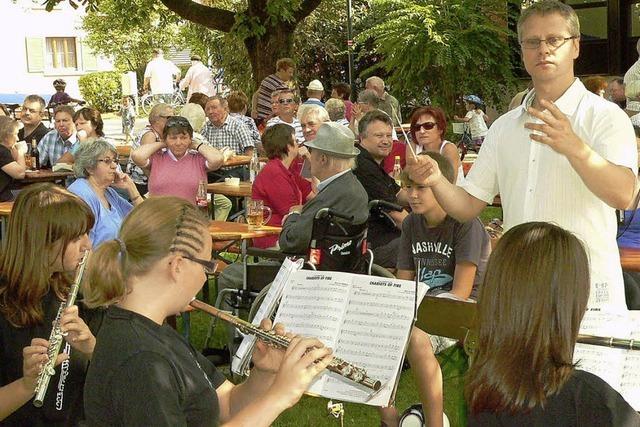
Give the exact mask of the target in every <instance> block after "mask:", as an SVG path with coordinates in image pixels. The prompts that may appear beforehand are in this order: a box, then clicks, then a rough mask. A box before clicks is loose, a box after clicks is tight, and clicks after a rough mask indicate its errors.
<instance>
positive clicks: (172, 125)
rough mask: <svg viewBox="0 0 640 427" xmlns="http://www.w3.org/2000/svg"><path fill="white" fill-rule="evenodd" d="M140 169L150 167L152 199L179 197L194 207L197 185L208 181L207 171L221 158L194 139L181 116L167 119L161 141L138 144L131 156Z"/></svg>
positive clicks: (217, 164) (220, 164)
mask: <svg viewBox="0 0 640 427" xmlns="http://www.w3.org/2000/svg"><path fill="white" fill-rule="evenodd" d="M131 159H132V160H133V161H134V162H135V164H136V165H137V166H139V167H141V168H149V169H150V170H151V172H150V174H149V193H150V194H151V195H152V196H176V197H181V198H183V199H185V200H187V201H189V202H191V203H193V204H194V205H195V204H196V195H197V193H198V185H199V184H200V182H201V181H205V182H206V181H207V171H213V170H217V169H219V168H220V166H222V163H223V161H224V157H223V155H222V153H221V152H220V151H219V150H217V149H216V148H214V147H212V146H210V145H209V144H207V143H205V142H199V141H197V140H194V139H193V128H192V127H191V124H190V123H189V120H187V119H186V118H184V117H180V116H170V117H169V118H167V122H166V124H165V127H164V131H163V138H162V140H161V141H157V142H152V143H149V144H146V145H141V146H140V147H139V148H137V149H136V150H134V151H133V152H132V153H131Z"/></svg>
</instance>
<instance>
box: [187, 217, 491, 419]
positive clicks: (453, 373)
mask: <svg viewBox="0 0 640 427" xmlns="http://www.w3.org/2000/svg"><path fill="white" fill-rule="evenodd" d="M493 218H502V209H501V208H499V207H487V208H486V209H485V210H484V211H483V212H482V214H481V215H480V219H481V220H482V222H483V223H485V224H486V223H487V222H489V221H490V220H491V219H493ZM234 257H235V255H234ZM209 289H210V295H211V296H210V298H211V300H213V299H214V298H215V286H214V284H213V283H212V282H210V283H209ZM210 322H211V317H210V316H208V315H206V314H204V313H201V312H193V313H191V337H190V340H191V343H192V344H193V346H194V347H195V348H196V349H197V350H199V351H201V350H202V349H203V347H204V344H205V339H206V335H207V330H208V327H209V324H210ZM179 324H180V322H179ZM221 326H222V324H221V323H220V322H219V323H218V327H216V330H215V331H214V335H213V339H212V340H211V342H210V343H209V346H210V347H214V348H222V347H223V346H224V343H225V342H226V340H225V338H226V337H225V335H224V332H225V330H224V328H223V327H221ZM179 328H180V326H179ZM180 329H181V328H180ZM463 354H464V352H463V351H462V349H460V348H457V347H454V348H451V349H449V350H445V351H444V352H442V353H440V354H439V355H438V360H439V362H440V366H441V368H442V371H443V380H444V407H445V413H446V414H447V416H448V417H449V421H450V423H451V426H452V427H457V426H464V425H466V415H465V413H466V408H465V404H464V398H463V395H462V390H463V374H464V372H465V371H466V363H467V362H466V358H465V357H464V355H463ZM419 400H420V399H419V397H418V389H417V386H416V383H415V380H414V378H413V375H412V373H411V370H407V371H405V372H403V373H402V374H401V376H400V381H399V383H398V390H397V393H396V407H397V408H398V410H399V411H400V412H402V411H404V410H405V409H406V408H408V407H409V406H411V405H413V404H415V403H418V402H419ZM327 403H328V399H325V398H320V397H310V396H303V397H302V399H301V400H300V402H299V403H298V404H297V405H296V406H294V407H293V408H291V409H289V410H288V411H286V412H284V413H283V414H282V415H281V416H280V417H279V418H278V419H277V420H276V422H275V423H274V424H273V425H274V426H276V427H293V426H296V427H297V426H314V427H315V426H318V427H322V426H332V427H333V426H337V425H340V423H339V421H338V420H337V419H336V418H334V417H332V416H329V415H328V412H327ZM344 425H345V426H377V425H380V419H379V417H378V413H377V410H376V408H374V407H371V406H367V405H361V404H354V403H344Z"/></svg>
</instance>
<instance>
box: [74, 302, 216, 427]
mask: <svg viewBox="0 0 640 427" xmlns="http://www.w3.org/2000/svg"><path fill="white" fill-rule="evenodd" d="M224 381H225V377H224V376H223V375H222V374H221V373H220V372H218V371H217V370H216V368H215V367H214V366H213V365H212V364H211V363H210V362H209V361H208V360H207V359H206V358H205V357H204V356H202V355H201V354H199V353H198V352H197V351H195V350H194V349H193V348H192V347H191V346H190V345H189V344H188V343H187V342H186V341H185V340H184V338H182V336H180V335H179V334H178V333H177V332H176V331H175V330H173V329H172V328H171V327H170V326H168V325H166V324H165V325H163V326H160V325H158V324H157V323H155V322H154V321H152V320H151V319H149V318H147V317H144V316H142V315H140V314H137V313H134V312H132V311H129V310H125V309H122V308H119V307H115V306H112V307H109V308H108V309H107V313H106V315H105V319H104V323H103V325H102V327H101V328H100V333H99V335H98V337H97V344H96V348H95V350H94V353H93V358H92V360H91V366H90V367H89V372H88V373H87V381H86V384H85V395H84V398H85V402H84V405H85V414H86V419H87V425H90V426H107V425H108V426H150V425H153V426H215V425H218V418H219V416H220V409H219V406H218V397H217V394H216V388H218V387H219V386H220V385H221V384H222V383H223V382H224Z"/></svg>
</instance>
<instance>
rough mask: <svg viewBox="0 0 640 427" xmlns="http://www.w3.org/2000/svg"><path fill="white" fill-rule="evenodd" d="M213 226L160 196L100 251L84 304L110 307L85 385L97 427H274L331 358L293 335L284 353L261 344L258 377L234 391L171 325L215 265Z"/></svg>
mask: <svg viewBox="0 0 640 427" xmlns="http://www.w3.org/2000/svg"><path fill="white" fill-rule="evenodd" d="M207 225H208V221H207V220H206V219H205V218H204V217H203V216H201V214H200V213H199V212H198V211H197V208H196V207H195V206H194V205H192V204H191V203H189V202H188V201H186V200H184V199H180V198H177V197H157V198H154V197H152V198H150V199H148V200H147V201H145V202H144V203H142V204H140V205H139V206H136V207H135V208H134V209H133V211H132V212H131V213H130V214H129V216H128V217H127V218H126V219H125V220H124V223H123V224H122V228H121V229H120V233H119V236H118V238H117V239H115V240H110V241H106V242H104V243H103V244H102V245H100V247H99V248H98V249H97V250H96V252H95V254H94V256H93V257H92V259H91V261H90V263H89V266H88V272H87V280H85V281H84V283H85V286H86V288H85V292H84V296H85V302H86V303H87V304H88V305H89V306H107V307H108V308H107V311H106V313H105V318H104V322H103V324H102V326H101V328H100V334H99V335H98V339H97V340H98V343H97V345H96V349H95V352H94V355H93V359H92V361H91V366H90V368H89V372H88V374H87V381H86V384H85V412H86V416H87V422H88V424H89V425H92V426H106V425H116V426H129V425H131V426H142V425H154V426H184V425H189V426H201V425H202V426H205V425H206V426H215V425H218V424H219V423H227V422H228V423H229V425H236V424H237V425H250V426H268V425H270V424H271V423H272V422H273V421H274V420H275V419H276V417H277V416H278V415H279V414H280V413H281V412H282V411H283V410H285V409H287V408H288V407H290V406H292V405H294V404H295V403H296V402H297V401H298V400H299V398H300V396H301V395H302V393H303V392H304V391H305V390H306V388H307V386H308V385H309V383H310V382H311V381H312V379H313V378H315V376H316V375H317V374H318V373H320V372H321V371H322V370H323V369H324V368H325V367H326V365H327V364H328V362H329V361H330V359H331V350H330V349H328V348H324V347H322V344H321V343H320V342H319V341H318V340H316V339H305V338H301V337H293V338H292V342H291V345H290V346H289V347H288V348H287V349H286V351H282V350H276V349H273V348H269V347H267V346H266V345H265V344H264V343H261V342H259V343H258V347H257V348H256V351H255V352H254V356H253V364H254V368H253V369H252V371H251V375H250V376H249V378H248V379H247V380H246V381H245V382H244V383H242V384H240V385H233V384H232V383H230V382H229V381H227V380H225V378H224V376H223V375H222V374H221V373H219V372H218V371H217V370H216V369H215V367H214V366H213V365H212V364H211V363H210V362H209V361H208V360H207V359H206V358H204V357H203V356H202V355H200V354H199V353H198V352H196V351H195V350H194V349H193V348H192V347H191V346H190V345H189V344H188V343H187V342H186V341H185V340H184V339H183V338H182V337H181V336H180V335H179V334H178V333H177V332H176V331H175V330H173V329H172V328H171V327H169V326H168V325H166V324H165V323H164V322H165V319H166V318H167V316H171V315H174V314H176V313H178V312H180V311H181V310H183V309H184V307H185V306H186V305H187V304H189V302H190V301H191V299H192V298H193V297H194V296H195V295H196V293H197V292H198V290H199V289H200V288H201V287H202V283H203V282H204V281H205V279H206V276H205V272H207V271H209V270H211V269H212V267H213V266H214V264H213V263H212V262H211V261H210V257H211V239H210V238H209V232H208V229H207ZM261 326H262V327H263V328H265V329H270V328H271V323H270V322H269V321H267V320H264V321H263V323H262V325H261ZM275 330H276V332H277V333H280V334H282V333H283V332H284V331H283V327H282V325H276V328H275ZM314 347H315V348H314Z"/></svg>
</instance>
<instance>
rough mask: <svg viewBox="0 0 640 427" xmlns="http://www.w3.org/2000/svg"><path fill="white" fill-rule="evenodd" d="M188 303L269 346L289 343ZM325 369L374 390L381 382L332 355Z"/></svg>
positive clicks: (222, 313)
mask: <svg viewBox="0 0 640 427" xmlns="http://www.w3.org/2000/svg"><path fill="white" fill-rule="evenodd" d="M189 305H191V307H193V308H196V309H198V310H200V311H203V312H205V313H207V314H210V315H212V316H215V317H217V318H219V319H221V320H224V321H225V322H228V323H230V324H232V325H233V326H235V327H236V328H238V330H240V332H242V333H245V334H249V335H255V336H256V337H258V338H259V339H260V340H262V341H264V342H266V343H267V344H268V345H269V346H272V347H276V348H287V347H289V344H290V343H291V340H290V339H289V338H287V337H285V336H282V335H277V334H276V333H274V332H270V331H265V330H263V329H260V328H258V327H257V326H255V325H253V324H252V323H249V322H247V321H244V320H242V319H240V318H238V317H236V316H233V315H231V314H229V313H227V312H225V311H222V310H218V309H217V308H215V307H212V306H210V305H209V304H206V303H204V302H202V301H199V300H197V299H193V300H192V301H191V303H189ZM327 369H328V370H330V371H331V372H335V373H336V374H338V375H341V376H343V377H344V378H347V379H349V380H351V381H353V382H356V383H358V384H361V385H363V386H365V387H367V388H370V389H373V390H375V391H378V390H380V387H381V386H382V383H381V382H380V381H379V380H376V379H373V378H371V377H369V376H367V372H366V371H365V370H364V369H363V368H359V367H357V366H354V365H352V364H351V363H349V362H347V361H344V360H342V359H340V358H338V357H334V358H333V359H332V360H331V362H329V365H328V366H327Z"/></svg>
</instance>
